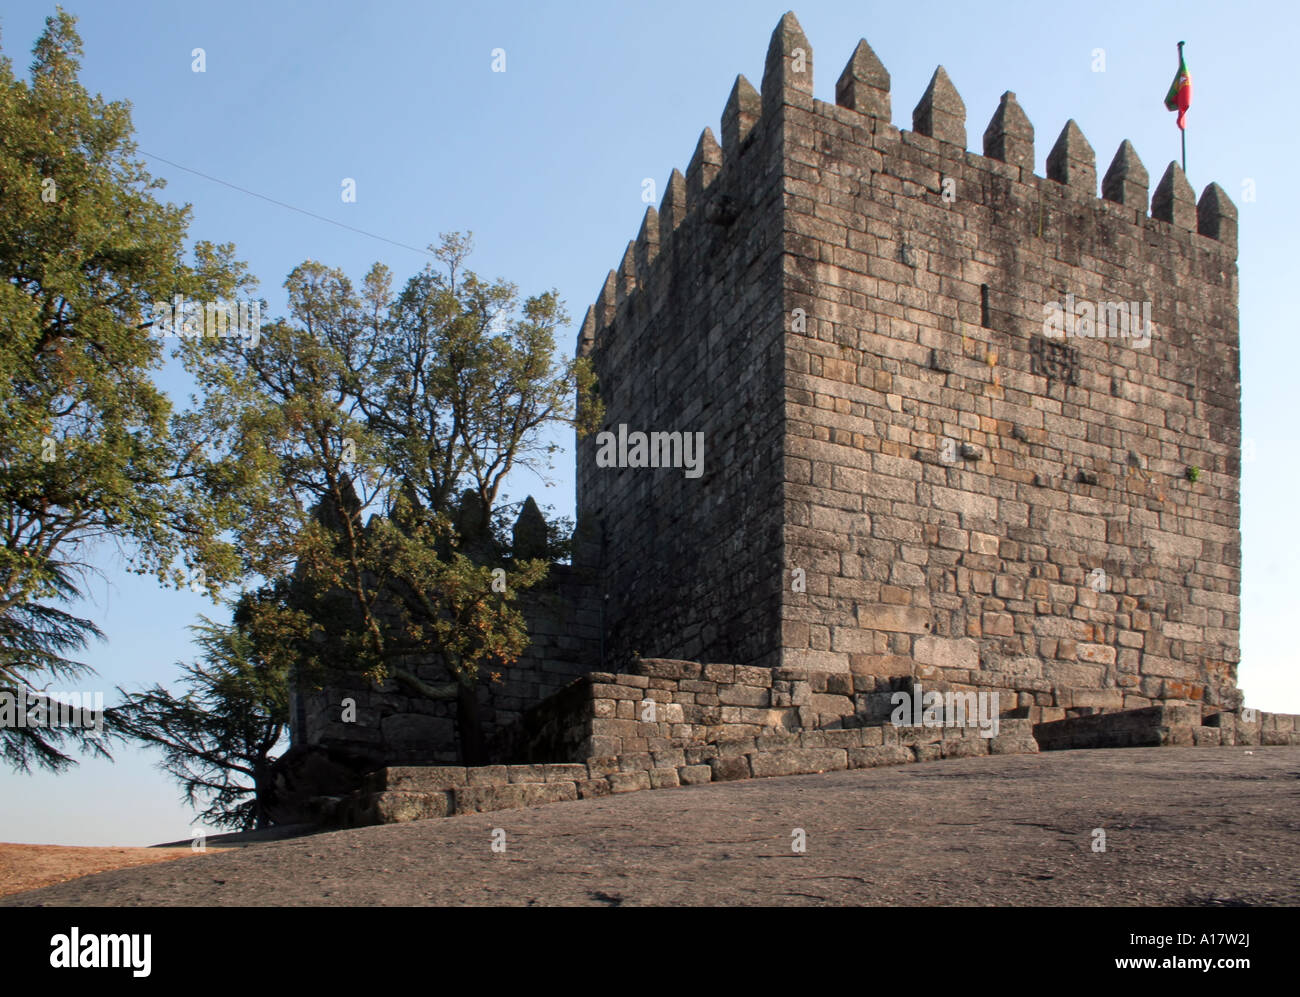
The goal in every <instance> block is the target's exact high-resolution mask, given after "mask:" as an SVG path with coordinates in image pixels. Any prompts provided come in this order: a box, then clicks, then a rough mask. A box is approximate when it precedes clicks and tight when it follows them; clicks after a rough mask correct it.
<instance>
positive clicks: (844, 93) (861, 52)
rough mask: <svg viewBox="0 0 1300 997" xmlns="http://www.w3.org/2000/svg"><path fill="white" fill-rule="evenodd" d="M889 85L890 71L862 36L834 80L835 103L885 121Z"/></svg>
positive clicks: (888, 112) (887, 119) (887, 113)
mask: <svg viewBox="0 0 1300 997" xmlns="http://www.w3.org/2000/svg"><path fill="white" fill-rule="evenodd" d="M889 88H890V82H889V71H888V70H887V69H885V67H884V65H883V64H882V63H881V61H880V59H879V58H878V57H877V56H876V53H875V52H874V51H872V48H871V46H870V45H868V44H867V40H866V39H865V38H863V39H862V40H861V41H859V42H858V44H857V47H856V48H855V49H854V50H853V55H852V57H851V58H850V59H849V61H848V64H847V65H846V66H845V67H844V72H842V73H841V74H840V78H839V80H837V81H836V83H835V103H836V104H837V105H839V106H840V107H845V108H848V109H849V110H850V111H857V112H858V113H859V114H865V115H867V116H868V117H872V118H880V119H881V120H883V121H884V122H886V123H888V121H889V114H890V111H889Z"/></svg>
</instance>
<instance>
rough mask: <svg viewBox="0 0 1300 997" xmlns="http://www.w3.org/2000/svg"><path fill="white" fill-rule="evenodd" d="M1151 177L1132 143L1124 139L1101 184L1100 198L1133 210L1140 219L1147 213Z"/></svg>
mask: <svg viewBox="0 0 1300 997" xmlns="http://www.w3.org/2000/svg"><path fill="white" fill-rule="evenodd" d="M1150 184H1151V177H1150V176H1149V175H1148V174H1147V169H1146V167H1145V166H1143V165H1142V160H1141V159H1139V158H1138V154H1137V150H1136V149H1134V148H1133V143H1132V142H1130V141H1129V140H1128V139H1125V140H1124V141H1123V142H1121V143H1120V144H1119V149H1117V150H1116V152H1115V158H1114V159H1112V160H1111V162H1110V167H1109V169H1107V170H1106V176H1105V178H1104V179H1103V180H1102V182H1101V196H1102V197H1103V198H1104V199H1105V200H1107V201H1114V202H1115V203H1116V204H1122V205H1124V206H1125V207H1128V208H1134V209H1136V210H1137V213H1138V215H1139V216H1140V217H1145V215H1146V213H1147V190H1148V188H1149V187H1150Z"/></svg>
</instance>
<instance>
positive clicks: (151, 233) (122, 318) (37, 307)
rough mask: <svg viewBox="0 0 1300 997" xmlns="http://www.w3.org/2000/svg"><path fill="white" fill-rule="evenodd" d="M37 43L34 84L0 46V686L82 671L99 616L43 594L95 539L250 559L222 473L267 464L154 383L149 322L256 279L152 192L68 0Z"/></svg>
mask: <svg viewBox="0 0 1300 997" xmlns="http://www.w3.org/2000/svg"><path fill="white" fill-rule="evenodd" d="M33 52H34V58H33V61H32V63H31V71H30V82H28V81H24V80H22V79H19V78H17V77H16V76H15V75H14V73H13V69H12V65H11V63H10V61H9V59H8V58H6V57H4V56H3V55H0V204H3V205H4V210H3V211H2V212H0V639H3V641H4V643H3V644H2V645H0V690H3V689H7V690H10V691H15V690H20V689H38V688H42V687H44V686H45V685H46V684H48V681H49V679H51V678H55V677H62V676H68V675H77V674H84V673H85V671H87V669H86V667H85V665H84V664H80V663H78V662H75V661H72V660H70V659H69V658H67V657H65V655H66V654H67V653H69V652H70V651H73V650H75V649H77V648H80V647H83V646H84V645H85V643H86V641H87V640H88V639H89V638H90V637H93V636H97V634H98V631H96V630H95V628H94V626H93V624H92V623H91V622H90V621H87V620H83V619H80V618H78V617H75V616H72V615H70V614H67V613H64V612H61V611H59V610H58V609H57V608H56V607H55V606H51V605H50V603H51V601H53V602H54V603H58V602H60V601H66V600H67V599H69V598H73V597H75V596H76V595H78V594H79V592H80V587H81V586H82V585H83V584H84V581H85V578H86V573H87V571H88V570H89V568H88V564H89V549H90V547H91V545H93V544H95V543H96V542H97V541H105V542H110V543H113V544H116V545H117V547H118V550H119V552H120V553H121V554H122V555H123V557H124V558H125V559H126V561H127V562H128V563H129V564H130V566H131V567H132V570H135V571H137V572H139V573H142V574H155V575H157V577H158V578H159V580H160V581H164V582H171V583H174V584H178V585H179V584H184V583H186V582H188V581H189V580H190V579H191V578H193V577H195V576H196V575H197V573H198V572H200V571H201V572H202V573H203V574H202V577H203V578H204V580H205V582H206V583H207V584H208V585H209V586H210V587H211V588H212V590H213V591H215V589H216V587H217V586H219V585H220V584H222V583H223V582H226V581H230V580H233V579H235V578H236V577H237V576H238V572H239V571H240V569H241V561H240V559H239V558H238V557H237V556H236V553H235V550H234V547H233V546H232V544H231V543H230V540H229V537H226V536H223V531H224V530H226V529H227V528H228V527H229V526H230V525H231V524H232V523H233V517H234V515H235V514H236V513H237V509H238V506H237V504H236V503H235V502H233V501H232V500H231V499H230V498H229V496H228V494H226V492H223V490H222V489H219V488H215V487H213V486H214V484H227V485H237V484H240V483H244V482H247V481H250V480H251V479H252V476H255V475H256V474H257V473H258V472H259V471H260V470H261V469H262V463H261V462H258V463H254V464H244V465H241V464H240V463H238V462H237V461H233V460H231V459H230V447H229V445H228V442H229V441H225V440H222V439H220V438H219V437H218V436H217V434H216V433H215V429H214V426H213V425H212V424H211V423H210V422H209V421H208V420H207V419H206V418H205V416H204V415H202V414H201V413H189V414H186V413H176V412H174V411H173V409H172V405H171V403H170V402H169V400H168V399H167V397H166V396H165V395H164V394H163V392H162V391H161V390H160V389H159V388H158V386H157V385H156V383H155V381H154V376H155V374H156V372H157V371H158V370H159V368H160V367H161V366H162V364H163V362H164V359H165V357H164V354H165V350H164V344H163V341H162V340H161V339H159V338H158V337H156V336H153V335H151V334H150V330H149V328H148V327H147V326H146V324H145V323H144V322H143V321H142V316H143V315H144V314H145V312H146V311H147V310H148V309H149V308H150V306H151V304H152V303H153V302H156V301H167V300H171V298H172V297H173V295H175V294H182V295H185V296H187V297H189V298H195V299H199V300H214V299H228V298H230V297H232V296H233V295H234V294H235V293H236V292H237V291H240V290H247V289H248V288H249V287H250V286H251V284H250V282H249V280H248V277H247V274H246V272H245V270H244V268H243V267H242V265H240V264H238V263H237V262H236V261H235V260H234V258H233V247H232V246H230V245H228V244H226V245H213V244H211V243H199V244H197V245H196V247H195V249H194V253H193V256H192V258H190V257H189V255H188V254H187V253H186V251H185V236H186V230H187V226H188V224H189V218H190V214H189V209H188V207H177V206H175V205H172V204H166V203H162V202H161V201H159V200H158V198H157V196H156V195H157V192H158V190H159V189H160V188H161V187H162V186H163V184H162V182H161V181H159V180H156V179H154V178H152V177H151V176H150V175H149V174H148V173H147V172H146V170H145V169H144V166H143V164H142V163H141V162H140V161H139V160H138V159H137V156H136V146H135V143H134V142H133V140H132V137H131V136H132V126H131V119H130V108H129V105H127V104H126V103H123V102H117V101H114V102H106V101H105V100H104V99H103V98H102V97H100V96H98V95H96V96H92V95H90V94H89V93H87V92H86V90H85V89H84V88H83V87H82V85H81V83H80V82H79V81H78V70H79V61H78V60H79V57H80V55H81V42H80V39H79V37H78V35H77V32H76V27H75V19H74V18H73V17H72V16H71V15H69V14H67V13H65V12H64V11H62V10H59V11H58V12H57V13H56V14H55V15H54V16H52V17H50V18H48V19H47V21H46V27H45V30H44V32H43V33H42V35H41V37H40V38H39V40H38V41H37V42H36V45H35V48H34V50H33ZM223 454H224V456H223ZM226 491H228V489H227V490H226ZM19 741H24V742H25V743H24V744H19V743H18V742H19ZM0 742H2V743H3V746H4V753H5V755H6V757H7V758H9V760H11V761H15V762H17V763H18V764H19V765H20V766H21V765H23V764H25V762H24V760H27V759H36V760H38V761H40V762H41V763H42V764H46V765H50V766H52V767H55V768H59V767H62V766H64V765H66V764H68V763H70V762H71V761H72V759H71V758H70V756H68V755H67V754H66V753H64V752H62V751H61V750H60V749H59V748H58V746H57V745H56V744H55V743H54V741H53V740H51V734H50V731H49V730H48V729H47V730H41V729H33V728H26V729H13V728H7V729H4V730H0Z"/></svg>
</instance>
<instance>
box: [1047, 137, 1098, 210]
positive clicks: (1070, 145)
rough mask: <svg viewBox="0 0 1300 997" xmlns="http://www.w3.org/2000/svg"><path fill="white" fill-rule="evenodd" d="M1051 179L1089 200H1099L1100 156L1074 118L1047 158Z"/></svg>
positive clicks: (1048, 173) (1048, 174)
mask: <svg viewBox="0 0 1300 997" xmlns="http://www.w3.org/2000/svg"><path fill="white" fill-rule="evenodd" d="M1047 178H1048V179H1049V180H1055V181H1056V182H1057V183H1060V184H1065V185H1066V186H1067V187H1071V188H1074V189H1076V190H1078V191H1080V192H1082V193H1085V194H1087V195H1088V196H1089V197H1096V196H1097V154H1096V153H1095V152H1093V150H1092V145H1091V144H1090V143H1089V142H1088V140H1087V139H1086V138H1085V137H1084V135H1083V132H1082V131H1081V130H1080V129H1079V126H1078V125H1077V124H1075V121H1074V119H1073V118H1071V119H1070V120H1069V121H1067V122H1066V123H1065V127H1064V128H1062V129H1061V134H1060V135H1059V136H1058V137H1057V139H1056V144H1055V145H1054V146H1052V151H1051V152H1050V153H1048V154H1047Z"/></svg>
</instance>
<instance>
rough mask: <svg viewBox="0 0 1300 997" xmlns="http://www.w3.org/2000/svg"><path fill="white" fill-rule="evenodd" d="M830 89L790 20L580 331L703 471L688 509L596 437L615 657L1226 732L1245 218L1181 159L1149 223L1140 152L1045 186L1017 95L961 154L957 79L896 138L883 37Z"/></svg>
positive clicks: (1068, 169) (618, 413) (587, 446)
mask: <svg viewBox="0 0 1300 997" xmlns="http://www.w3.org/2000/svg"><path fill="white" fill-rule="evenodd" d="M812 81H813V49H812V46H811V45H810V44H809V42H808V40H807V38H806V37H804V35H803V32H802V30H801V29H800V28H799V25H798V22H797V21H796V20H795V19H794V17H793V15H786V17H785V18H783V19H782V21H781V24H780V25H779V26H778V28H777V30H776V32H775V34H774V35H773V39H772V45H771V48H770V50H769V53H768V60H767V67H766V71H765V74H764V79H763V86H762V95H761V97H760V96H759V95H758V94H756V93H755V92H754V91H753V88H752V87H750V86H749V84H748V83H747V82H746V81H744V79H743V78H741V79H739V80H738V81H737V84H736V87H735V88H734V89H733V91H732V95H731V99H730V100H729V101H728V103H727V106H726V110H725V111H724V114H723V136H724V140H723V143H722V148H721V150H720V152H719V151H718V150H717V149H716V148H715V147H714V146H713V144H712V137H711V134H710V133H708V132H706V134H705V136H704V137H703V138H702V139H701V142H700V145H699V147H698V148H697V150H696V155H695V158H694V159H693V161H692V167H691V170H688V178H687V182H686V184H685V193H686V205H685V216H684V218H681V220H680V221H679V220H678V218H679V216H680V214H681V209H680V208H679V204H680V202H679V201H678V200H677V197H678V191H679V190H680V189H681V187H682V185H681V184H680V183H678V182H677V181H678V178H677V176H676V175H674V181H673V182H672V183H670V186H669V191H668V193H667V195H666V197H665V201H664V204H663V205H662V206H661V209H660V210H659V212H657V213H656V212H655V211H654V210H653V209H651V210H650V211H648V212H647V215H646V221H645V223H644V225H643V227H642V233H641V235H640V236H639V237H638V240H637V241H636V242H635V243H633V244H630V245H629V249H628V252H627V254H626V255H625V257H624V261H623V265H622V266H621V267H620V269H619V271H618V272H616V273H612V274H611V276H610V278H609V280H608V281H607V283H606V286H605V289H604V291H603V292H602V295H601V299H600V302H599V303H598V304H597V306H596V307H595V308H594V309H592V310H591V311H590V312H589V313H588V316H587V320H586V322H585V323H584V327H583V332H582V334H581V338H580V349H581V350H582V351H583V352H584V353H587V354H588V355H590V356H591V357H592V358H593V360H594V362H595V366H596V369H597V373H598V376H599V377H600V379H601V384H602V387H603V388H604V389H605V400H606V404H607V407H608V408H607V413H608V418H607V423H608V426H609V427H610V428H616V427H617V426H618V424H620V423H627V424H629V428H632V429H642V430H661V429H662V430H670V429H677V428H683V429H701V430H704V431H705V440H706V448H707V451H708V453H709V461H708V470H707V471H706V474H705V475H704V477H703V478H701V479H700V480H698V481H695V482H691V481H689V480H684V479H683V478H682V476H681V474H680V472H674V471H670V470H664V469H657V470H646V469H637V468H601V467H597V466H596V460H595V455H596V442H595V441H594V440H592V439H589V440H586V441H583V442H582V443H580V445H579V457H578V466H579V503H580V504H579V519H580V522H583V523H584V525H591V524H592V522H593V521H599V522H600V524H601V525H602V528H603V535H604V552H603V556H602V558H601V559H600V562H599V565H600V568H601V569H602V571H603V577H602V580H601V585H602V586H603V590H604V591H605V592H608V593H609V596H610V599H609V602H608V604H607V614H608V617H609V626H608V628H607V635H606V636H607V642H608V654H609V655H611V656H613V657H614V658H616V659H617V658H618V656H620V655H623V656H627V655H631V654H632V653H634V652H639V653H641V654H644V655H647V656H650V655H654V656H664V657H686V658H697V659H699V660H702V661H705V662H708V661H718V660H724V661H736V662H741V663H744V664H761V665H781V666H787V667H797V668H811V669H817V670H822V671H841V672H854V673H860V674H873V675H880V676H889V675H903V674H912V673H917V672H918V670H919V671H920V672H923V673H924V672H929V673H937V674H939V675H941V677H942V678H944V679H945V680H947V681H951V682H955V683H972V684H979V685H988V684H1002V685H1005V686H1008V687H1022V686H1024V685H1025V684H1028V685H1030V687H1032V688H1041V689H1043V690H1045V695H1044V697H1042V698H1050V700H1051V702H1053V703H1060V702H1067V703H1069V704H1070V705H1073V706H1075V707H1096V708H1105V709H1120V708H1140V707H1144V706H1146V705H1148V704H1150V703H1152V702H1154V701H1157V700H1162V701H1163V700H1184V699H1185V700H1192V701H1201V702H1203V703H1204V704H1205V706H1206V708H1207V709H1209V708H1211V707H1218V706H1226V707H1228V708H1232V707H1235V706H1236V705H1239V702H1240V696H1239V693H1238V692H1237V690H1236V684H1235V679H1236V665H1237V661H1238V657H1239V648H1238V629H1239V625H1240V617H1239V612H1240V604H1239V597H1240V534H1239V518H1238V503H1239V475H1240V452H1239V446H1240V415H1239V393H1240V385H1239V372H1238V371H1239V362H1238V329H1237V305H1236V301H1237V285H1236V265H1235V257H1236V221H1235V218H1236V214H1235V209H1234V208H1233V207H1232V205H1231V202H1230V201H1229V200H1228V199H1227V197H1226V195H1224V193H1223V191H1222V190H1221V189H1220V188H1219V187H1218V186H1217V185H1213V184H1212V185H1210V186H1209V187H1208V188H1207V189H1206V191H1205V193H1204V194H1203V195H1202V197H1201V199H1200V202H1199V204H1198V203H1197V202H1196V200H1195V198H1194V195H1193V193H1192V191H1191V188H1190V187H1189V186H1188V184H1187V181H1186V179H1185V178H1184V177H1183V175H1182V172H1181V170H1180V169H1179V168H1178V167H1177V166H1176V165H1174V164H1171V165H1170V167H1169V170H1168V171H1167V172H1166V173H1165V176H1164V179H1163V180H1162V181H1161V182H1160V184H1159V185H1158V186H1157V188H1156V191H1155V194H1154V197H1153V198H1152V199H1151V202H1150V205H1148V186H1149V180H1148V176H1147V174H1146V171H1145V169H1144V168H1143V166H1142V164H1141V162H1140V161H1139V160H1138V158H1137V154H1136V152H1135V151H1134V150H1133V149H1132V146H1131V145H1129V144H1128V143H1124V145H1122V146H1121V148H1120V151H1119V153H1118V154H1117V155H1116V157H1115V161H1114V162H1113V163H1112V165H1111V168H1110V170H1109V171H1108V172H1107V174H1106V177H1105V179H1104V180H1103V182H1102V188H1103V193H1104V196H1103V197H1101V198H1099V197H1098V196H1097V195H1098V191H1097V170H1096V164H1095V157H1094V155H1093V151H1092V149H1091V148H1090V147H1089V146H1088V143H1087V141H1086V139H1085V138H1084V137H1083V135H1082V133H1081V132H1080V131H1079V130H1078V128H1077V126H1076V125H1075V124H1074V123H1073V122H1070V123H1068V124H1067V125H1066V127H1065V129H1064V130H1063V132H1062V133H1061V137H1060V139H1059V140H1058V141H1057V143H1056V145H1055V147H1054V148H1053V150H1052V153H1051V155H1050V156H1049V157H1048V169H1047V172H1048V176H1047V177H1038V176H1035V175H1034V173H1033V164H1034V153H1033V142H1034V138H1033V127H1032V125H1031V124H1030V123H1029V120H1028V118H1027V117H1026V116H1025V114H1024V112H1023V111H1021V110H1020V108H1019V105H1018V103H1017V101H1016V98H1015V95H1014V94H1010V93H1008V94H1006V95H1004V97H1003V101H1002V105H1001V106H1000V107H999V108H998V109H997V111H996V113H995V114H994V117H993V120H992V121H991V122H990V125H989V127H988V130H987V131H986V133H985V136H984V152H985V154H984V155H977V154H975V153H971V152H968V151H967V150H966V148H965V146H966V121H965V108H964V106H963V105H962V102H961V98H960V97H959V96H958V94H957V92H956V90H955V89H954V88H953V86H952V84H951V82H950V81H949V80H948V78H947V75H946V73H945V72H944V71H943V69H942V68H940V69H939V70H938V71H937V72H936V73H935V77H934V79H933V80H932V82H931V85H930V88H929V89H928V90H927V92H926V94H925V95H924V96H923V98H922V100H921V103H920V104H919V105H918V107H917V108H916V111H915V112H914V115H913V123H914V130H913V131H911V132H908V131H901V130H899V129H897V128H895V127H894V126H893V125H892V124H891V123H890V93H889V76H888V73H887V72H886V71H885V69H884V67H883V66H881V65H880V63H879V61H878V60H877V59H876V57H875V55H874V53H872V52H871V49H870V47H869V46H867V44H866V43H865V42H862V43H861V44H860V45H859V47H858V49H857V51H856V52H855V53H854V56H853V59H852V61H851V62H850V64H849V66H848V67H847V68H846V69H845V71H844V73H843V74H842V76H841V77H840V79H839V83H838V85H837V87H836V98H837V102H836V104H828V103H825V102H823V101H820V100H816V99H814V98H813V96H812ZM710 163H712V164H713V165H712V167H710V166H709V164H710ZM702 164H703V165H702ZM711 172H712V173H713V174H714V175H713V177H712V181H711V182H710V174H711ZM692 173H693V175H694V180H693V181H692V179H691V174H692ZM1148 206H1150V214H1148ZM669 218H671V219H672V221H667V220H666V219H669ZM656 231H657V232H659V237H658V241H657V243H656V240H655V238H653V237H652V236H653V233H655V232H656ZM669 232H671V233H672V234H671V235H669V234H668V233H669ZM777 242H779V245H777V244H776V243H777ZM656 244H657V246H658V249H657V251H656V249H655V247H656ZM669 247H670V248H671V251H670V252H668V251H666V250H667V249H668V248H669ZM1084 301H1086V302H1091V303H1094V304H1095V303H1103V305H1104V303H1106V302H1137V303H1139V307H1138V309H1137V310H1138V311H1139V313H1141V308H1142V305H1143V303H1148V302H1149V303H1150V317H1151V321H1152V323H1153V325H1154V329H1153V331H1152V336H1151V339H1150V341H1149V343H1145V344H1142V345H1139V341H1138V340H1135V339H1134V338H1133V337H1132V336H1131V335H1130V336H1129V337H1128V338H1107V339H1099V338H1083V337H1065V338H1062V337H1059V336H1053V335H1047V334H1045V330H1044V316H1045V314H1046V313H1045V311H1044V306H1047V305H1049V303H1051V302H1057V303H1060V304H1061V305H1065V304H1067V303H1068V304H1070V305H1071V306H1073V305H1074V304H1075V303H1077V302H1084ZM1102 318H1105V312H1104V308H1103V314H1102ZM774 325H779V328H780V333H779V340H773V338H772V334H771V330H772V329H773V327H774ZM1047 331H1048V332H1052V331H1055V330H1054V329H1053V330H1047ZM1128 331H1129V332H1130V333H1132V332H1133V331H1134V330H1132V329H1129V330H1128ZM774 358H775V359H774ZM773 392H776V393H777V401H776V402H775V404H774V403H773ZM706 399H707V402H706ZM774 454H775V455H777V460H778V461H779V472H778V473H777V474H776V475H775V476H774V474H773V473H772V470H773V468H772V461H773V455H774ZM1193 469H1195V470H1193ZM1193 478H1194V479H1195V480H1192V479H1193ZM742 491H743V493H744V496H743V497H742V495H741V494H740V493H741V492H742ZM773 506H775V507H776V511H775V514H774V512H773ZM774 528H775V529H777V530H778V531H779V543H775V542H774V537H773V533H772V530H773V529H774ZM774 606H775V611H776V613H777V616H778V618H779V630H778V631H777V632H776V634H775V636H774V635H773V629H772V612H773V607H774ZM712 621H719V623H721V625H720V626H719V625H717V624H714V625H712V626H711V625H710V623H711V622H712ZM729 623H730V624H731V625H728V624H729Z"/></svg>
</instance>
